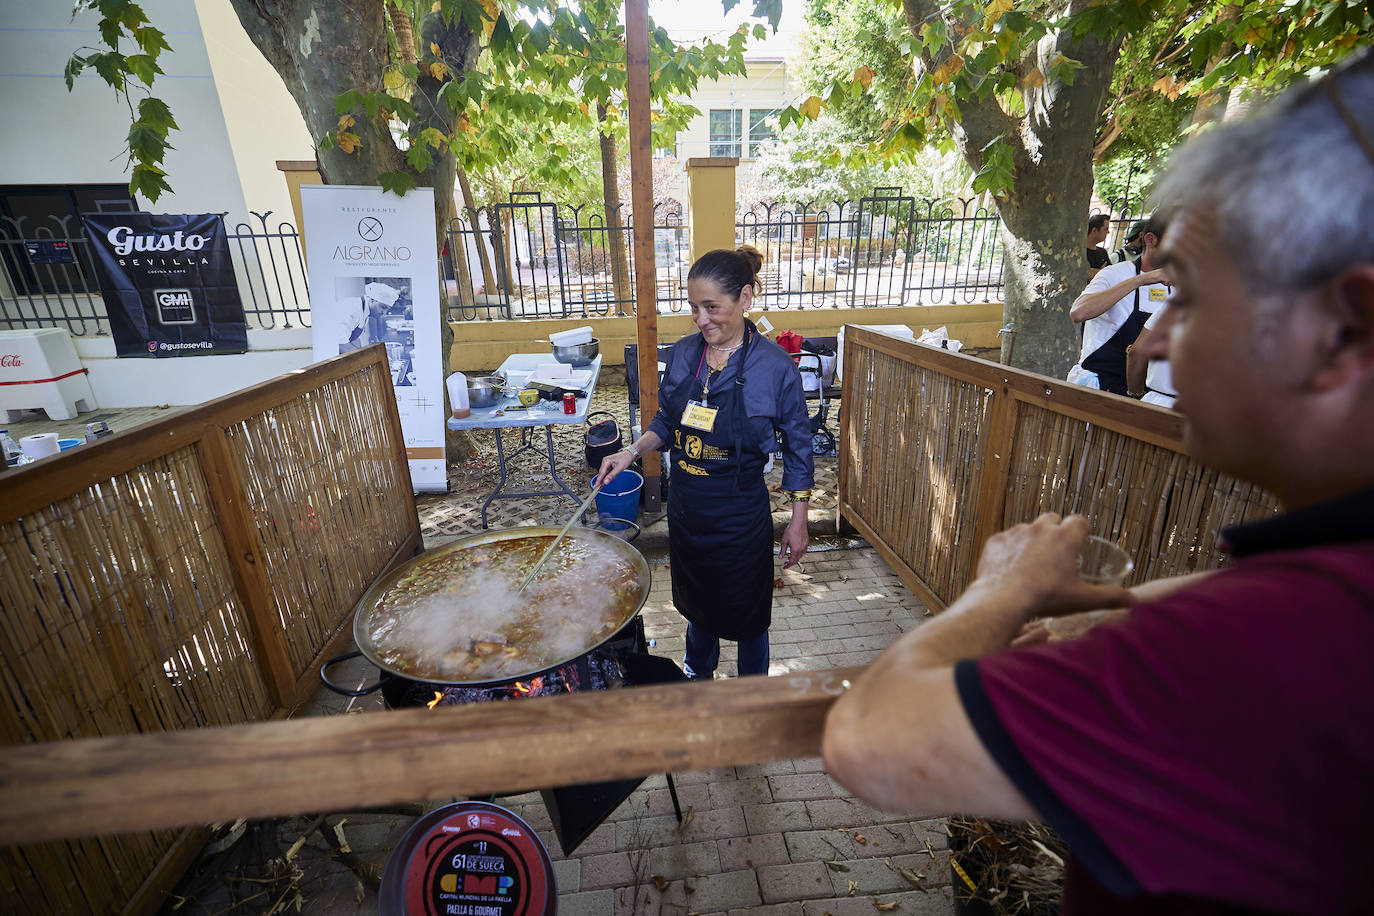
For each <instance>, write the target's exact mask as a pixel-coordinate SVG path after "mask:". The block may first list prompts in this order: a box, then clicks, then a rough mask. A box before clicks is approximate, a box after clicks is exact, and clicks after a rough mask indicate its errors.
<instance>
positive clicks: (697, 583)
mask: <svg viewBox="0 0 1374 916" xmlns="http://www.w3.org/2000/svg"><path fill="white" fill-rule="evenodd" d="M756 336H757V332H756V331H754V330H753V328H752V327H749V328H746V330H745V343H744V346H743V347H742V348H741V349H740V352H739V356H738V360H731V361H730V362H729V363H727V364H726V366H725V367H724V368H722V369H721V370H720V372H719V373H717V374H716V376H715V377H714V378H713V379H711V384H710V391H709V393H708V394H707V395H706V397H705V398H704V399H703V398H702V387H703V383H704V382H705V380H706V378H707V369H706V365H705V360H704V359H703V354H704V353H705V346H706V343H705V341H704V340H703V341H702V343H701V346H700V347H696V346H688V347H687V348H686V350H687V352H686V353H684V354H683V355H684V356H685V357H686V358H687V359H689V360H690V363H689V365H692V364H695V365H697V366H698V370H697V379H696V382H695V383H693V382H688V383H687V384H684V385H680V386H678V390H677V392H676V393H675V394H674V396H673V398H672V400H671V401H670V402H669V403H668V404H667V405H666V411H665V415H666V416H667V417H668V419H669V425H668V431H669V436H670V437H671V442H670V443H669V444H670V445H671V447H672V450H673V451H672V456H673V465H672V470H671V473H670V477H671V479H672V486H671V487H670V488H669V490H668V548H669V551H670V571H671V573H672V579H673V604H675V605H676V606H677V609H678V612H679V613H681V614H682V616H683V617H686V618H687V619H688V620H689V621H691V622H692V623H694V624H696V625H697V626H699V627H703V628H704V629H706V630H707V631H708V632H710V633H712V634H714V635H716V636H720V637H724V638H725V639H733V640H741V639H752V638H754V637H755V636H759V635H761V634H763V633H764V632H766V631H767V630H768V625H769V624H770V623H771V622H772V615H773V515H772V510H771V505H770V501H769V499H768V488H767V486H766V485H765V484H764V482H763V465H764V460H765V456H764V453H763V449H762V447H761V446H760V445H759V443H757V442H754V441H751V440H752V437H751V436H749V435H748V430H749V423H748V416H747V415H746V413H745V408H744V385H745V384H746V381H745V378H744V376H743V375H742V371H743V367H744V364H745V360H746V359H748V356H749V348H750V346H751V344H752V342H753V339H754V338H755V337H756ZM688 400H697V401H702V400H704V401H705V403H707V404H708V405H709V406H711V407H714V408H716V409H717V411H718V412H717V414H716V421H715V425H714V427H713V428H712V430H711V431H710V432H704V431H702V430H699V429H693V428H692V427H689V426H683V425H682V412H683V410H684V409H685V408H686V406H687V402H688Z"/></svg>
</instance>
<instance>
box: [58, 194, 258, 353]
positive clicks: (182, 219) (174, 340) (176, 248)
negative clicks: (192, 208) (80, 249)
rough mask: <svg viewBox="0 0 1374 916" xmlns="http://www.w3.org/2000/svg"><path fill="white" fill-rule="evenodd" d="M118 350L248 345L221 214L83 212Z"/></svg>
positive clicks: (229, 349) (227, 349)
mask: <svg viewBox="0 0 1374 916" xmlns="http://www.w3.org/2000/svg"><path fill="white" fill-rule="evenodd" d="M81 218H82V219H83V220H84V221H85V223H86V235H87V236H88V237H89V238H90V243H91V252H92V254H93V256H94V257H93V259H94V261H95V264H96V273H97V274H98V276H99V279H100V291H101V293H103V294H104V297H105V311H106V313H107V314H108V315H109V316H110V333H111V334H112V335H113V336H114V342H115V351H116V353H117V354H118V355H119V356H143V357H164V356H213V355H219V354H225V353H242V352H244V351H245V350H247V349H248V326H247V324H246V323H245V322H244V318H243V303H242V301H241V300H240V299H239V288H238V282H237V281H236V280H235V278H234V264H233V261H231V260H230V257H229V238H228V236H227V235H226V233H225V231H224V220H223V219H221V218H220V217H219V216H218V215H217V214H213V213H204V214H197V215H186V214H160V213H83V214H82V216H81Z"/></svg>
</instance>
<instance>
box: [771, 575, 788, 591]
mask: <svg viewBox="0 0 1374 916" xmlns="http://www.w3.org/2000/svg"><path fill="white" fill-rule="evenodd" d="M773 587H774V588H784V587H786V583H785V582H783V581H782V576H778V577H777V578H776V579H774V580H773Z"/></svg>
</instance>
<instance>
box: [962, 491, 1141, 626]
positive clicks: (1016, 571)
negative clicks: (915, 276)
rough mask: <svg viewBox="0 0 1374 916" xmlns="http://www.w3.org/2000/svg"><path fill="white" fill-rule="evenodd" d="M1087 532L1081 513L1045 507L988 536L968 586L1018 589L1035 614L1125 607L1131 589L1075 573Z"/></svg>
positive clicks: (1013, 591)
mask: <svg viewBox="0 0 1374 916" xmlns="http://www.w3.org/2000/svg"><path fill="white" fill-rule="evenodd" d="M1087 534H1088V520H1087V519H1085V518H1084V517H1083V516H1081V515H1070V516H1068V517H1066V518H1061V517H1060V516H1059V515H1057V514H1055V513H1053V512H1046V513H1045V514H1043V515H1041V516H1040V517H1039V518H1037V519H1036V520H1035V521H1033V522H1031V523H1030V524H1028V525H1024V524H1023V525H1017V526H1016V527H1014V528H1009V529H1007V530H1006V531H1003V532H1001V533H1000V534H995V535H993V536H992V537H990V538H988V542H987V545H986V546H985V547H984V548H983V554H982V556H981V557H979V558H978V571H977V574H976V576H975V577H974V581H973V583H972V584H971V585H970V586H969V590H970V591H973V590H975V589H976V590H979V591H981V590H984V589H991V590H996V591H1004V592H1008V593H1014V594H1019V595H1020V596H1022V598H1023V600H1024V601H1025V602H1026V603H1027V604H1028V605H1029V606H1030V607H1031V608H1034V613H1033V616H1049V615H1055V616H1058V615H1063V614H1072V613H1075V612H1077V611H1084V610H1096V609H1098V608H1104V607H1127V606H1129V605H1130V603H1131V596H1130V593H1129V592H1127V591H1126V590H1125V589H1123V588H1120V587H1119V586H1115V585H1089V584H1087V583H1086V582H1084V581H1083V580H1082V579H1080V578H1079V577H1078V554H1079V552H1080V551H1081V550H1082V548H1083V539H1084V538H1085V537H1087Z"/></svg>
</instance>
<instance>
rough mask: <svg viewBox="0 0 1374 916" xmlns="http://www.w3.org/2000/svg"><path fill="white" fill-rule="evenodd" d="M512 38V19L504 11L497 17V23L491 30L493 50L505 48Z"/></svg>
mask: <svg viewBox="0 0 1374 916" xmlns="http://www.w3.org/2000/svg"><path fill="white" fill-rule="evenodd" d="M510 40H511V34H510V20H508V19H507V18H506V14H505V13H502V14H501V15H500V16H497V17H496V25H495V26H494V27H493V28H492V30H491V48H492V50H493V51H502V50H505V48H506V46H507V45H508V44H510Z"/></svg>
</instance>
